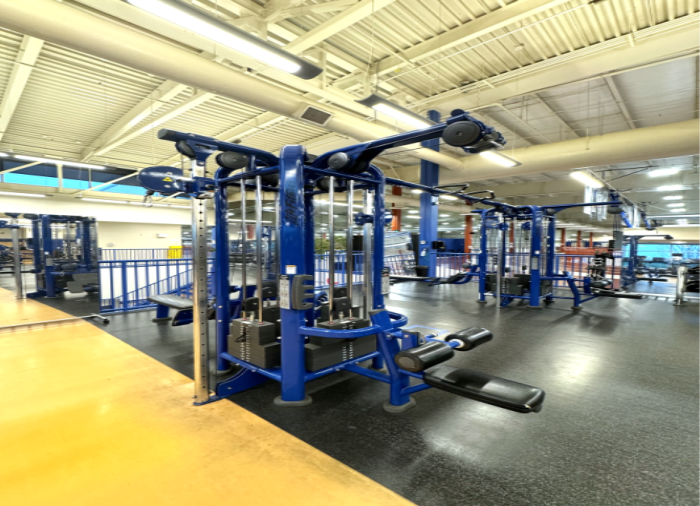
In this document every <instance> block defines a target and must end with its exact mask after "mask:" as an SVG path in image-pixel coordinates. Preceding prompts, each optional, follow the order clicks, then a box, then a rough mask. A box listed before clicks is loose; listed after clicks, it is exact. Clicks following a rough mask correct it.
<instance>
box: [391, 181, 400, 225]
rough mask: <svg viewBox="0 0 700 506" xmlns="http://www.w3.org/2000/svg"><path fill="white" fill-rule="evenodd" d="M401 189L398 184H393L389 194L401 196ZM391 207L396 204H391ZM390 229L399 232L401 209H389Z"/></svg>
mask: <svg viewBox="0 0 700 506" xmlns="http://www.w3.org/2000/svg"><path fill="white" fill-rule="evenodd" d="M401 190H402V188H401V187H400V186H394V187H392V188H391V194H392V195H399V196H401V193H402V192H401ZM391 207H392V208H394V207H396V204H393V203H392V204H391ZM391 216H392V219H391V231H392V232H401V209H392V210H391Z"/></svg>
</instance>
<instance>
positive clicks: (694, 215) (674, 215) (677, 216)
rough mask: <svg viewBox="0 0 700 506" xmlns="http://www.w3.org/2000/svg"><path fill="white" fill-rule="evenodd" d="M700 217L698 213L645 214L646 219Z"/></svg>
mask: <svg viewBox="0 0 700 506" xmlns="http://www.w3.org/2000/svg"><path fill="white" fill-rule="evenodd" d="M698 217H700V214H697V213H694V214H666V215H663V214H659V215H656V216H647V218H648V219H650V220H670V219H674V220H675V219H677V218H698Z"/></svg>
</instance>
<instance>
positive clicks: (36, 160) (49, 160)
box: [14, 155, 105, 170]
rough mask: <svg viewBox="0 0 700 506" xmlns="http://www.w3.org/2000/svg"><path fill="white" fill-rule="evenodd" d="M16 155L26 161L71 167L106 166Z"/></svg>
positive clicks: (102, 167)
mask: <svg viewBox="0 0 700 506" xmlns="http://www.w3.org/2000/svg"><path fill="white" fill-rule="evenodd" d="M14 157H15V158H16V159H17V160H24V161H26V162H44V163H54V164H56V165H67V166H69V167H79V168H81V169H97V170H102V169H104V168H105V167H104V166H103V165H93V164H91V163H81V162H69V161H68V160H55V159H53V158H41V157H38V156H26V155H14Z"/></svg>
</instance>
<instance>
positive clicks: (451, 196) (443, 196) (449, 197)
mask: <svg viewBox="0 0 700 506" xmlns="http://www.w3.org/2000/svg"><path fill="white" fill-rule="evenodd" d="M440 198H441V199H445V200H459V199H458V198H457V197H455V196H453V195H440Z"/></svg>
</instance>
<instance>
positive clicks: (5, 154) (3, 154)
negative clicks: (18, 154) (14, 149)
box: [0, 153, 10, 156]
mask: <svg viewBox="0 0 700 506" xmlns="http://www.w3.org/2000/svg"><path fill="white" fill-rule="evenodd" d="M0 156H10V155H8V154H7V153H0Z"/></svg>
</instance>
